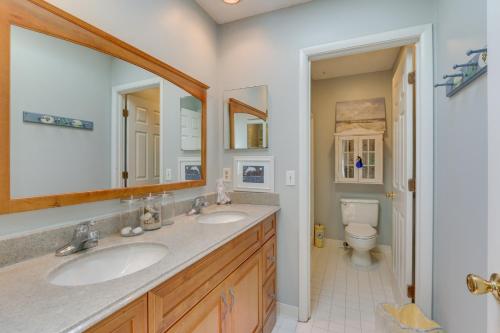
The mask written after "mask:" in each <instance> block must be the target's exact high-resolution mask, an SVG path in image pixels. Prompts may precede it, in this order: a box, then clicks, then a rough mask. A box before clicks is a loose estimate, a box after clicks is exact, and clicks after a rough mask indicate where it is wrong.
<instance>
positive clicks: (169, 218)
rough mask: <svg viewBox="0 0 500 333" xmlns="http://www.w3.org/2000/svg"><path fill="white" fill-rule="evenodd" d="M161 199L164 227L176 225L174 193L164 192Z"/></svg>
mask: <svg viewBox="0 0 500 333" xmlns="http://www.w3.org/2000/svg"><path fill="white" fill-rule="evenodd" d="M159 196H160V197H161V218H162V225H170V224H174V220H173V218H174V217H175V195H174V193H172V192H163V193H162V194H160V195H159Z"/></svg>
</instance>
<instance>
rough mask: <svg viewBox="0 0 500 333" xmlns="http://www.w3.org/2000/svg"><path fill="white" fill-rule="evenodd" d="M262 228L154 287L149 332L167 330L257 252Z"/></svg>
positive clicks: (151, 292) (247, 233) (149, 307)
mask: <svg viewBox="0 0 500 333" xmlns="http://www.w3.org/2000/svg"><path fill="white" fill-rule="evenodd" d="M261 230H262V229H261V226H260V225H257V226H255V227H253V228H252V229H250V230H248V231H246V232H245V233H243V234H242V235H240V236H238V237H236V238H235V239H233V240H232V241H230V242H229V243H227V244H226V245H224V246H222V247H221V248H219V249H217V250H215V251H214V252H212V253H211V254H209V255H207V256H206V257H204V258H203V259H201V260H199V261H197V262H196V263H194V264H193V265H191V266H190V267H188V268H186V269H185V270H183V271H182V272H180V273H179V274H177V275H175V276H174V277H172V278H171V279H169V280H168V281H167V282H165V283H163V284H161V285H160V286H158V287H156V288H155V289H153V290H151V291H150V292H149V295H148V316H149V332H150V333H161V332H165V331H166V330H167V329H168V328H170V327H171V326H172V325H173V324H174V323H175V322H177V321H178V320H179V319H180V318H182V317H183V316H184V315H185V314H186V313H187V312H188V311H189V310H190V309H191V308H193V307H194V306H195V305H196V304H197V303H198V302H199V301H201V300H202V299H203V298H204V297H205V296H206V295H207V294H208V293H209V292H210V291H211V290H212V289H214V288H215V287H216V286H217V285H219V284H220V283H221V282H222V281H223V280H224V279H225V278H226V277H228V276H229V274H231V272H233V271H234V270H235V269H236V268H237V267H238V266H240V265H241V264H242V263H243V262H244V261H245V260H246V259H248V258H249V257H250V256H251V255H252V254H253V253H255V252H256V251H257V250H258V249H259V247H260V244H261V242H262V231H261Z"/></svg>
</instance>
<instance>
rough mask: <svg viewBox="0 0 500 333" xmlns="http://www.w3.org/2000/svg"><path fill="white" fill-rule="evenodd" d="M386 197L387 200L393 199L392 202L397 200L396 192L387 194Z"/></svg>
mask: <svg viewBox="0 0 500 333" xmlns="http://www.w3.org/2000/svg"><path fill="white" fill-rule="evenodd" d="M385 196H386V198H387V199H391V200H393V199H396V192H387V193H386V194H385Z"/></svg>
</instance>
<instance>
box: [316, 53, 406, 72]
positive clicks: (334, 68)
mask: <svg viewBox="0 0 500 333" xmlns="http://www.w3.org/2000/svg"><path fill="white" fill-rule="evenodd" d="M399 49H400V48H399V47H395V48H390V49H384V50H378V51H373V52H367V53H360V54H354V55H349V56H343V57H337V58H330V59H324V60H318V61H314V62H313V63H312V65H311V77H312V79H313V80H324V79H333V78H336V77H341V76H349V75H356V74H364V73H374V72H381V71H386V70H390V69H392V68H393V67H394V63H395V62H396V59H397V57H398V54H399Z"/></svg>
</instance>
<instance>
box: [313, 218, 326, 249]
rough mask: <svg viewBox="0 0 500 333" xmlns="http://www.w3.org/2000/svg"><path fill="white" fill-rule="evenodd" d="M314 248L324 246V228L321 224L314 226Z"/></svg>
mask: <svg viewBox="0 0 500 333" xmlns="http://www.w3.org/2000/svg"><path fill="white" fill-rule="evenodd" d="M314 246H316V247H324V246H325V226H324V225H322V224H315V225H314Z"/></svg>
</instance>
